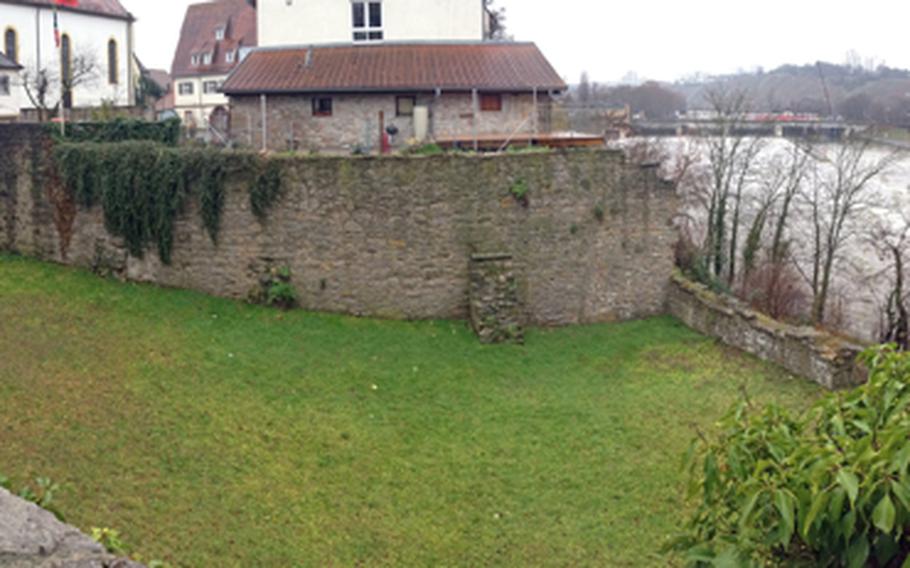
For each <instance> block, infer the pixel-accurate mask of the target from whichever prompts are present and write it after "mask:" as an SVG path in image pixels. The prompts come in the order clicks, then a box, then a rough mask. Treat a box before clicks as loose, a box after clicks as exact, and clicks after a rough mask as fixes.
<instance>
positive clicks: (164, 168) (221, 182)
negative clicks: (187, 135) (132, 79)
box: [53, 141, 285, 264]
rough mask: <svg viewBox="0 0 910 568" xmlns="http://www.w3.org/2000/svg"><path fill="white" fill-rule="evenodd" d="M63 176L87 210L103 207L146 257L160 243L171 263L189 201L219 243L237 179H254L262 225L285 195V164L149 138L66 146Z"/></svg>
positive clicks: (60, 157) (60, 164)
mask: <svg viewBox="0 0 910 568" xmlns="http://www.w3.org/2000/svg"><path fill="white" fill-rule="evenodd" d="M53 159H54V162H55V164H56V167H57V171H58V173H59V176H60V179H61V180H62V182H63V185H64V187H65V188H66V189H67V190H68V192H69V193H70V195H71V196H72V199H73V200H74V201H75V203H76V204H78V205H79V206H80V207H82V208H85V209H90V208H92V207H95V206H96V205H99V204H100V205H101V206H102V208H103V210H104V222H105V226H106V228H107V229H108V231H110V232H111V234H113V235H115V236H118V237H121V238H123V239H124V241H125V243H126V246H127V249H128V250H129V252H130V254H132V255H134V256H139V257H141V256H142V255H143V254H144V252H145V251H146V250H147V249H148V248H149V247H150V246H153V245H154V246H155V247H156V248H157V250H158V256H159V257H160V258H161V260H162V262H164V263H165V264H170V261H171V252H172V249H173V243H174V225H175V221H176V219H177V216H178V215H180V214H181V213H182V212H183V211H184V210H185V208H186V204H187V202H188V199H190V198H195V199H197V200H198V203H199V212H200V217H201V218H202V223H203V226H204V227H205V229H206V232H207V233H208V235H209V237H210V238H211V239H212V242H214V243H217V242H218V233H219V231H220V228H221V217H222V213H223V211H224V203H225V197H226V189H225V186H226V182H227V178H228V175H229V174H234V173H236V174H238V175H239V176H252V181H251V182H250V185H249V199H250V207H251V209H252V210H253V213H254V214H255V215H256V217H257V218H259V219H260V221H263V220H264V219H265V218H266V216H267V215H268V212H269V210H270V209H271V208H272V207H273V206H274V203H275V202H276V201H277V200H278V198H279V197H280V196H281V194H282V193H283V191H284V185H285V183H284V172H285V167H284V165H283V162H282V161H281V160H279V159H273V158H264V157H261V156H257V155H255V154H250V153H244V152H226V151H222V150H217V149H208V148H171V147H167V146H164V145H162V144H158V143H154V142H148V141H132V142H122V143H116V144H101V143H93V142H83V143H61V144H57V145H56V147H55V148H54V151H53Z"/></svg>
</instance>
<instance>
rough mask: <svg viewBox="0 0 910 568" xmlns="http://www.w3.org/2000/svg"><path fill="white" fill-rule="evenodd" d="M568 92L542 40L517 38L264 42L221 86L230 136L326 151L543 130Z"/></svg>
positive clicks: (504, 136) (256, 142) (467, 141)
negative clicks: (540, 44)
mask: <svg viewBox="0 0 910 568" xmlns="http://www.w3.org/2000/svg"><path fill="white" fill-rule="evenodd" d="M565 89H566V85H565V83H564V82H563V81H562V79H561V78H560V77H559V75H558V74H557V73H556V71H555V70H554V69H553V67H552V66H551V65H550V63H549V62H548V61H547V59H546V58H545V57H544V56H543V54H542V53H541V52H540V50H539V49H538V48H537V46H536V45H534V44H532V43H515V42H425V43H397V42H382V43H374V44H367V45H354V44H350V43H348V44H334V45H319V46H309V47H271V48H259V49H257V50H254V51H253V52H252V53H251V54H250V55H249V56H248V57H247V58H246V59H245V60H244V62H243V63H242V64H241V65H240V66H239V67H238V68H237V69H236V70H235V71H234V72H233V73H232V74H231V75H230V76H229V77H228V79H227V81H226V82H225V83H224V86H223V91H224V93H225V94H226V95H227V96H228V97H229V98H230V101H231V137H232V138H233V139H234V141H236V142H238V143H240V144H244V145H249V146H252V147H255V148H267V149H271V150H293V149H318V150H329V151H354V150H363V151H372V150H376V149H377V148H378V147H379V146H380V145H381V144H383V143H384V142H388V143H389V144H390V145H391V146H400V145H403V144H406V143H408V142H422V141H429V140H437V141H443V140H445V141H447V143H452V142H456V143H461V144H464V145H466V146H470V145H472V143H473V142H474V141H476V140H478V139H483V138H495V139H503V140H505V139H507V138H508V137H510V136H514V135H518V134H525V135H529V134H534V133H540V132H546V131H548V130H549V120H548V117H549V114H550V108H551V105H552V99H553V96H554V95H555V94H557V93H560V92H562V91H564V90H565Z"/></svg>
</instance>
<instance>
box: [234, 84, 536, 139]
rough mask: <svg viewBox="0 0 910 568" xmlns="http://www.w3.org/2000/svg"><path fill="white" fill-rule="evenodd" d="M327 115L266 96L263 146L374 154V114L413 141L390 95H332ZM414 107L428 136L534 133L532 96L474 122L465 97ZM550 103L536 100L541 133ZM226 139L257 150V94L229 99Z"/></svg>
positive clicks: (424, 98)
mask: <svg viewBox="0 0 910 568" xmlns="http://www.w3.org/2000/svg"><path fill="white" fill-rule="evenodd" d="M331 98H332V106H333V109H332V116H313V112H312V97H309V96H303V95H300V96H269V97H268V98H267V100H266V138H267V142H268V148H269V149H271V150H278V151H284V150H289V149H295V148H296V149H300V150H319V151H330V152H339V151H340V152H345V153H349V152H351V151H352V150H354V149H355V148H361V149H363V150H365V151H375V150H377V149H378V146H379V113H380V112H383V113H384V116H385V124H386V126H389V125H395V126H396V127H398V130H399V132H400V133H399V134H398V135H397V136H396V139H395V141H394V142H395V145H396V146H402V145H404V144H405V143H407V141H408V140H409V139H411V138H413V137H414V121H413V119H412V118H411V117H409V116H396V108H395V106H396V105H395V100H396V96H395V95H394V94H375V95H333V96H332V97H331ZM417 104H418V105H423V106H428V107H429V108H430V133H429V135H430V137H431V138H433V137H451V136H471V135H473V133H474V129H475V123H476V129H477V133H478V134H479V135H484V134H499V135H509V134H512V133H514V132H524V133H529V132H532V131H533V128H534V121H533V119H531V118H530V117H532V116H533V114H534V98H533V96H532V95H531V94H504V95H502V110H501V111H497V112H490V111H481V112H478V113H477V117H476V120H475V118H474V115H473V113H472V110H471V109H472V99H471V94H470V93H443V94H442V95H441V96H440V97H435V96H434V95H432V94H430V95H419V96H417ZM549 108H550V101H549V99H548V97H547V96H546V95H545V94H541V95H540V96H539V98H538V108H537V112H538V114H539V116H540V117H541V118H540V119H539V120H538V126H539V128H540V129H541V131H544V130H546V128H547V127H548V124H549V122H548V120H547V119H546V117H547V116H548V115H549ZM231 138H232V139H233V140H234V141H236V142H238V143H240V144H241V145H245V146H248V147H251V148H257V149H258V148H261V147H262V104H261V100H260V98H259V97H258V96H239V97H231Z"/></svg>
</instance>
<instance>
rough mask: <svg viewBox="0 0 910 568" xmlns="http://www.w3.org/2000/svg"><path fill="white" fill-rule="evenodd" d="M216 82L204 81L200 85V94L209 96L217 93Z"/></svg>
mask: <svg viewBox="0 0 910 568" xmlns="http://www.w3.org/2000/svg"><path fill="white" fill-rule="evenodd" d="M218 86H219V85H218V81H206V82H204V83H203V84H202V92H203V93H205V94H207V95H210V94H212V93H217V92H218Z"/></svg>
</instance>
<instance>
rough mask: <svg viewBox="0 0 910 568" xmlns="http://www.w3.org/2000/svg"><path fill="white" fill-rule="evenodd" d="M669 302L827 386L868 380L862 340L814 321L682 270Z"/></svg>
mask: <svg viewBox="0 0 910 568" xmlns="http://www.w3.org/2000/svg"><path fill="white" fill-rule="evenodd" d="M668 306H669V309H670V313H671V314H673V315H674V316H676V317H677V318H679V319H680V320H682V322H683V323H685V324H686V325H687V326H689V327H691V328H692V329H695V330H696V331H699V332H701V333H704V334H705V335H708V336H711V337H715V338H717V339H719V340H721V341H722V342H723V343H724V344H726V345H730V346H732V347H736V348H738V349H742V350H743V351H745V352H747V353H751V354H752V355H755V356H756V357H758V358H759V359H762V360H764V361H771V362H772V363H776V364H778V365H780V366H781V367H783V368H784V369H786V370H788V371H790V372H791V373H793V374H795V375H798V376H800V377H806V378H808V379H811V380H813V381H815V382H816V383H818V384H820V385H822V386H824V387H825V388H828V389H838V388H845V387H852V386H856V385H858V384H861V383H863V382H864V381H865V380H866V373H865V372H864V370H863V369H862V368H861V367H860V366H858V365H857V363H856V357H857V356H858V355H859V353H860V352H861V351H862V349H863V347H862V346H860V345H857V344H854V343H851V342H849V341H846V340H844V339H841V338H839V337H836V336H834V335H831V334H829V333H825V332H823V331H819V330H817V329H815V328H812V327H806V326H795V325H789V324H786V323H782V322H779V321H775V320H772V319H771V318H769V317H767V316H765V315H764V314H761V313H759V312H756V311H754V310H752V309H750V308H749V307H748V306H746V305H744V304H743V303H742V302H740V301H739V300H737V299H735V298H731V297H728V296H720V295H717V294H715V293H713V292H711V291H710V290H708V288H707V287H705V286H703V285H701V284H698V283H695V282H692V281H690V280H688V279H686V278H685V277H683V276H682V275H681V274H676V275H675V276H674V277H673V284H672V286H671V288H670V293H669V301H668Z"/></svg>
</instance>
